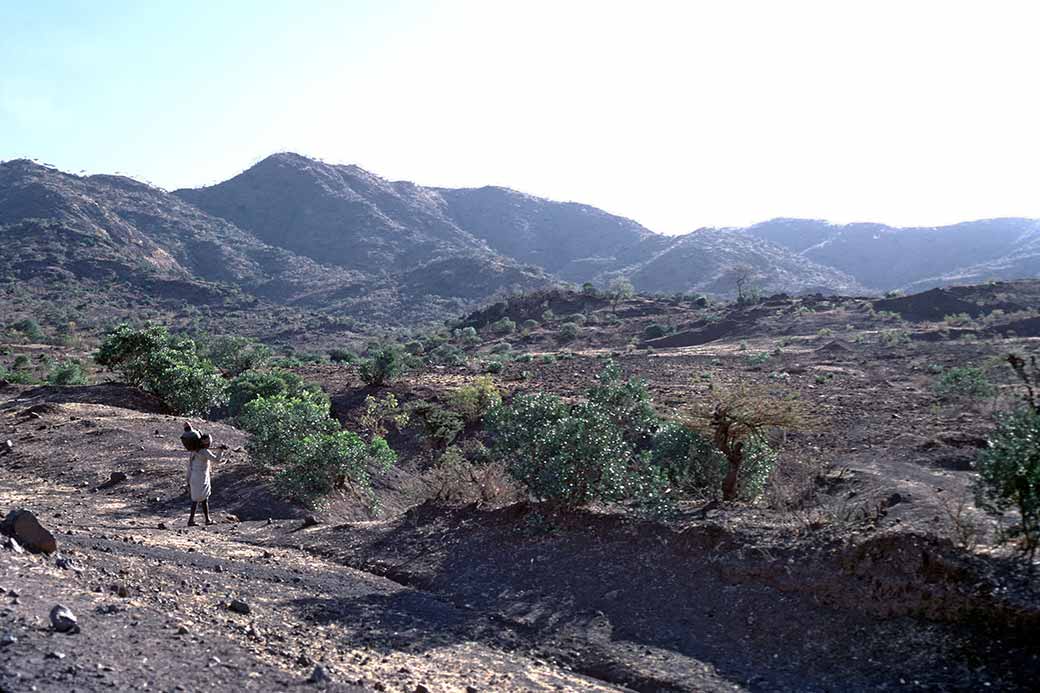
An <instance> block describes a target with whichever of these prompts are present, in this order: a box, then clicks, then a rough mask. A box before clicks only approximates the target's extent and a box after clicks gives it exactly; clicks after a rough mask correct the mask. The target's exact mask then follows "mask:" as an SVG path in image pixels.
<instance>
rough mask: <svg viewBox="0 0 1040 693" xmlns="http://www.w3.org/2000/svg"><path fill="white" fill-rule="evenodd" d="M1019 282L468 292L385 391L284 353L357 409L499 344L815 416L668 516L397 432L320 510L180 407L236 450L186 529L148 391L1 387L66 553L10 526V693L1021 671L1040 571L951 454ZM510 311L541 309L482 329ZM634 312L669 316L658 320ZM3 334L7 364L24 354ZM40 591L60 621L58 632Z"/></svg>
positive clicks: (745, 684) (555, 386)
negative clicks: (608, 361)
mask: <svg viewBox="0 0 1040 693" xmlns="http://www.w3.org/2000/svg"><path fill="white" fill-rule="evenodd" d="M1038 301H1040V283H1037V282H1026V283H996V284H992V285H982V286H974V287H960V288H957V289H952V290H943V291H934V292H928V293H923V294H917V295H912V296H905V297H898V298H892V299H871V298H856V297H841V296H822V295H821V296H804V297H783V296H778V297H772V298H768V299H766V300H764V301H763V302H761V303H759V304H757V305H752V306H736V305H732V304H708V305H698V304H697V303H695V302H692V301H687V300H676V299H663V298H660V297H648V296H637V297H634V298H632V299H629V300H626V301H623V302H621V303H620V305H618V306H616V307H612V306H611V305H610V303H609V301H605V300H603V299H599V298H595V297H588V296H582V295H581V294H577V293H573V292H567V291H557V292H548V293H545V294H541V295H539V296H537V297H535V296H532V297H530V298H529V300H526V299H525V300H520V299H515V300H514V301H510V302H508V303H507V302H503V303H501V304H495V305H492V306H488V307H487V308H486V309H485V310H483V311H480V312H477V313H474V314H472V315H471V316H469V318H468V319H467V320H466V321H465V323H466V324H468V325H470V326H473V327H475V328H477V330H478V335H479V339H477V340H475V341H471V342H470V343H468V344H466V345H465V346H464V350H465V353H466V356H467V358H466V363H465V364H463V365H459V366H435V367H425V368H422V369H419V370H417V371H413V372H411V373H408V374H406V375H404V376H402V377H400V378H398V379H396V380H394V381H393V382H392V383H390V384H389V385H388V386H386V387H383V388H375V389H374V388H371V387H368V386H365V385H364V384H363V383H362V382H361V380H360V378H359V376H358V372H357V369H356V368H354V367H352V366H345V365H337V364H329V363H325V364H317V365H311V366H304V367H300V368H298V369H296V372H297V373H298V374H300V375H301V376H303V377H304V378H305V379H306V380H309V381H311V382H315V383H318V384H320V385H321V386H322V387H323V388H324V389H325V390H326V391H327V392H328V393H329V394H330V396H331V398H332V402H333V411H334V413H335V415H336V416H337V417H338V418H339V419H340V420H341V421H343V422H345V423H347V424H348V426H350V427H352V428H353V427H355V425H356V423H357V422H358V421H359V416H360V412H361V408H362V403H363V400H364V397H365V396H366V395H368V394H376V395H380V396H382V395H385V394H389V393H393V394H394V395H396V397H397V398H398V399H399V400H400V401H401V402H402V403H405V404H407V403H409V402H413V401H415V400H417V399H424V400H428V401H435V402H438V401H444V399H445V397H446V396H447V395H448V394H449V393H450V392H451V391H452V390H453V389H454V388H457V387H458V386H459V385H461V384H465V383H468V382H471V381H472V380H473V378H474V377H475V376H476V375H477V374H478V373H480V371H481V366H480V364H481V363H485V362H486V361H487V360H488V359H491V358H492V357H493V356H494V355H496V354H498V355H500V354H503V353H510V354H513V355H514V358H510V359H507V360H504V361H503V364H504V368H503V369H502V370H501V371H500V372H497V373H495V374H493V376H492V377H493V379H494V382H495V383H496V385H497V386H498V387H499V388H500V389H501V390H502V392H503V394H504V395H505V396H506V397H509V396H511V395H513V394H516V393H519V392H533V391H547V392H553V393H558V394H561V395H564V396H567V397H577V396H579V395H580V393H581V392H582V391H583V390H584V389H585V388H586V387H587V386H588V384H589V383H590V382H591V381H593V380H594V379H595V378H596V375H597V374H598V373H599V371H600V370H601V368H602V366H603V362H604V359H605V357H612V358H614V359H615V360H616V361H617V362H618V363H619V365H620V366H621V368H622V370H623V371H624V372H625V373H626V374H627V375H630V376H633V377H636V378H640V379H643V380H645V381H646V382H647V383H648V387H649V389H650V392H651V394H652V395H653V401H654V405H655V407H656V408H657V409H658V410H659V411H661V412H662V413H667V412H677V411H681V410H683V409H684V408H686V407H689V406H692V405H696V404H698V403H699V402H702V401H704V400H705V399H706V398H707V397H708V396H709V393H710V391H711V388H712V387H716V386H726V385H733V384H735V383H747V384H750V385H756V386H761V387H764V388H772V389H781V390H783V391H786V392H789V393H792V394H794V395H796V396H797V397H798V398H799V399H800V400H802V401H803V402H804V403H805V404H806V406H807V407H808V408H809V409H810V410H811V411H812V413H813V423H812V425H811V426H808V427H806V428H805V429H803V430H797V431H791V432H790V433H789V434H788V435H785V436H784V439H783V440H782V441H779V440H778V441H777V443H778V444H779V445H780V450H781V457H780V461H779V465H778V467H777V470H776V471H775V472H774V474H773V476H772V477H771V479H770V481H769V483H768V485H767V489H766V492H765V493H764V495H763V496H762V497H761V498H759V499H758V500H757V501H755V502H734V503H722V504H704V503H702V502H700V501H696V500H691V501H689V502H683V503H682V504H681V505H680V507H679V509H678V512H677V514H676V515H675V516H672V517H669V518H665V519H649V518H645V517H642V516H638V515H636V514H634V513H633V512H631V511H630V509H629V508H627V507H624V506H617V505H611V504H597V505H593V506H592V507H589V508H586V509H582V510H576V511H567V512H564V511H546V510H544V509H540V508H539V507H538V506H537V505H536V504H533V503H531V502H528V501H527V500H525V499H524V498H523V496H522V495H518V494H517V493H516V490H515V488H512V487H511V486H510V484H509V483H508V482H505V481H502V480H500V479H498V478H497V477H494V476H492V475H490V472H489V473H488V474H486V475H485V476H483V477H477V476H471V475H468V474H461V475H453V474H452V472H451V470H450V469H447V468H445V467H443V466H441V465H439V464H438V462H437V460H438V456H439V455H440V451H439V450H438V449H436V448H434V447H431V446H430V445H428V444H427V443H425V442H424V439H423V437H422V435H421V433H420V432H419V431H418V430H417V429H415V428H414V427H410V428H408V429H406V430H403V431H401V432H399V433H397V434H395V435H393V436H391V439H390V440H391V444H392V445H393V446H394V448H395V449H397V450H398V451H399V453H400V460H399V462H398V463H397V465H396V466H395V468H394V470H393V471H392V472H391V473H390V474H388V475H387V476H385V477H383V478H381V479H380V480H378V482H377V483H376V486H375V492H376V496H377V498H378V499H379V506H378V510H376V511H373V510H372V506H371V505H370V504H369V503H368V502H365V501H363V499H362V498H360V497H359V496H357V495H355V494H353V493H351V492H349V491H348V492H343V493H342V494H339V495H337V496H336V497H334V498H333V500H332V503H331V505H330V506H329V507H328V508H327V509H326V510H325V511H323V512H322V513H320V514H318V516H317V520H318V522H317V524H312V523H309V522H304V517H305V516H306V515H307V514H308V512H307V511H306V510H304V509H303V508H300V507H296V506H293V505H292V504H289V503H286V502H285V501H283V500H281V499H280V498H279V497H278V496H277V495H276V494H275V493H274V492H273V490H272V487H271V486H270V480H269V479H268V478H266V477H265V476H263V475H262V474H260V473H258V472H257V471H256V469H255V467H253V466H252V465H251V464H250V460H249V457H248V455H247V454H246V453H245V452H244V450H243V448H242V446H243V444H244V442H245V441H246V437H245V434H243V433H242V432H240V431H238V430H236V429H235V428H233V427H232V426H230V425H228V422H203V421H198V420H193V422H194V423H195V425H196V426H200V427H204V428H206V429H207V430H211V431H212V432H213V434H214V436H215V437H216V439H217V441H219V442H222V443H224V444H226V445H227V446H228V448H229V450H228V453H227V455H226V458H225V461H224V462H222V463H221V464H220V465H219V466H218V467H217V469H216V472H215V477H214V497H213V499H212V503H213V508H214V511H215V513H216V519H217V520H218V522H217V524H215V525H213V526H211V527H208V528H202V527H198V528H192V529H188V528H186V527H184V522H185V520H186V498H185V496H184V491H183V474H184V469H183V466H184V464H185V456H186V454H185V453H184V451H183V449H181V448H180V446H179V443H178V441H177V438H176V436H177V434H178V432H179V429H180V419H177V418H174V417H171V416H169V415H167V414H165V413H164V412H163V409H162V406H161V405H160V404H159V403H158V402H157V401H155V400H154V399H153V398H151V397H150V396H148V395H145V394H143V393H140V392H138V391H135V390H133V389H130V388H126V387H125V386H121V385H118V384H113V383H101V384H97V385H92V386H86V387H38V386H14V385H6V386H3V387H2V388H0V439H10V440H11V441H12V448H11V450H10V451H9V452H6V453H0V472H2V473H0V499H3V502H4V504H5V505H4V510H7V509H9V508H14V507H27V508H29V509H31V510H33V511H34V512H36V513H37V515H38V516H39V518H40V519H41V520H42V521H43V523H44V524H45V525H46V526H48V527H49V528H50V529H51V530H52V531H54V533H55V535H56V537H57V539H58V542H59V549H60V551H61V553H62V555H63V556H64V557H65V558H67V559H71V560H72V563H71V564H68V563H64V562H63V563H61V564H60V565H59V561H58V559H57V557H53V556H52V557H50V558H47V557H44V556H41V555H33V554H26V553H15V552H12V551H10V550H3V549H0V586H2V587H3V588H4V590H6V592H4V594H5V595H6V596H4V597H3V602H2V603H0V637H3V636H5V635H10V636H11V637H12V638H13V642H11V641H10V640H11V639H10V638H8V639H7V640H5V641H3V642H7V643H8V644H0V648H2V649H0V652H2V656H0V689H3V690H11V691H22V690H32V689H33V687H35V689H36V690H40V691H50V690H71V689H77V690H105V689H113V688H114V689H117V690H123V689H130V688H145V687H146V686H147V687H149V688H160V689H162V690H176V689H177V687H178V686H180V687H181V689H182V690H199V689H205V688H212V689H214V690H232V689H236V688H238V689H245V690H295V689H304V690H307V689H311V688H313V687H314V684H307V683H305V681H306V679H307V678H308V677H310V675H311V674H312V672H313V670H314V668H315V666H321V667H322V668H323V670H324V671H325V672H326V673H327V674H328V675H329V676H330V677H331V679H332V680H333V683H331V684H330V685H329V689H330V690H337V689H338V690H348V689H347V688H346V685H347V684H361V685H363V686H364V687H365V689H367V690H386V691H398V692H404V693H413V692H414V691H421V690H428V691H432V692H439V691H471V690H477V691H499V690H503V691H513V690H516V691H521V690H524V691H526V690H534V691H541V690H545V691H549V690H565V691H571V690H573V691H597V690H630V691H631V690H634V691H703V690H709V691H729V690H748V691H831V690H843V691H874V690H903V689H907V688H909V689H915V690H916V689H919V690H930V691H960V690H964V691H975V690H1009V691H1016V690H1023V691H1024V690H1032V689H1033V688H1035V681H1036V676H1037V675H1038V673H1040V649H1038V647H1037V643H1036V641H1035V632H1036V629H1037V627H1038V625H1040V594H1038V592H1037V583H1036V581H1035V579H1030V578H1029V577H1028V576H1027V575H1026V570H1025V566H1024V564H1023V562H1022V561H1021V560H1020V559H1019V558H1017V557H1016V555H1015V554H1014V552H1013V550H1012V548H1011V547H1009V546H1007V545H1000V544H998V543H997V542H996V536H997V529H998V518H994V517H992V516H989V515H986V514H984V513H982V512H980V511H979V510H978V509H977V508H975V506H974V504H973V503H972V500H971V498H972V496H971V484H972V482H973V479H974V476H975V473H974V472H973V471H972V466H971V463H972V460H973V458H974V456H975V454H976V453H977V451H978V450H979V448H980V447H981V446H984V445H986V438H987V436H988V435H989V434H990V432H991V431H992V428H993V419H992V414H993V412H995V411H998V410H1001V409H1003V408H1006V407H1007V406H1010V405H1011V404H1012V403H1014V402H1015V401H1016V400H1017V398H1018V397H1019V396H1020V395H1019V391H1018V389H1017V388H1016V386H1015V381H1014V378H1013V376H1012V374H1011V373H1010V372H1009V371H1008V369H1007V367H1006V365H1003V363H1002V358H1003V355H1005V354H1006V353H1008V352H1010V351H1016V352H1019V353H1026V354H1029V353H1034V352H1035V351H1036V345H1037V339H1038V337H1040V318H1038V317H1037V308H1038V306H1040V302H1038ZM547 307H548V308H549V309H550V310H551V311H552V313H553V314H555V316H556V317H551V318H545V317H544V311H545V310H546V308H547ZM952 311H956V312H952ZM578 314H581V315H584V316H586V317H585V318H584V321H583V324H582V325H581V329H580V331H579V333H578V334H577V335H575V336H572V337H568V336H566V335H564V334H563V333H562V331H561V325H562V324H565V323H566V322H569V321H572V320H574V319H575V317H574V316H575V315H578ZM503 315H508V316H510V317H511V319H513V320H515V321H516V322H518V323H519V322H521V321H522V320H524V319H527V318H528V316H532V315H537V316H539V318H540V320H539V324H538V325H537V326H536V327H533V328H531V329H527V330H522V331H521V330H518V331H514V332H510V333H508V334H496V333H495V331H494V328H493V325H494V324H495V322H496V321H498V320H500V319H501V317H502V316H503ZM947 316H948V317H947ZM654 325H657V326H664V327H665V328H666V332H667V334H665V335H664V336H654V337H649V338H648V337H647V334H648V328H650V327H652V326H654ZM503 344H504V345H507V347H505V348H504V347H503V346H502V345H503ZM6 346H7V347H8V348H9V349H10V350H11V353H10V354H8V355H6V356H3V357H0V362H3V363H4V365H6V366H9V365H10V363H9V362H10V360H11V359H12V358H13V357H14V356H15V354H16V353H18V352H26V351H30V350H32V349H35V348H36V347H34V346H33V345H26V344H22V343H12V344H9V345H6ZM518 356H525V358H519V357H518ZM528 356H529V357H530V358H526V357H528ZM965 365H970V366H977V367H979V368H981V369H983V371H984V372H985V373H986V377H987V378H988V379H989V381H990V382H992V383H993V384H994V386H995V387H996V392H995V394H994V395H992V396H987V397H984V398H976V397H968V396H961V395H943V394H940V393H939V392H938V391H937V389H936V382H937V373H940V372H942V371H943V370H944V369H949V368H953V367H957V366H965ZM475 436H479V432H477V431H466V432H464V433H463V439H464V441H466V440H470V439H471V438H474V437H475ZM460 444H463V445H464V444H465V442H463V443H460ZM490 465H491V466H490V467H488V469H489V470H493V469H494V462H493V461H492V462H491V463H490ZM113 472H121V473H123V474H125V475H126V478H125V480H122V481H117V482H115V483H111V482H109V481H108V480H109V479H111V478H113V477H112V473H113ZM117 478H118V477H117ZM269 518H270V520H269ZM61 565H64V566H65V567H61ZM235 600H240V601H242V602H244V603H245V604H246V605H247V606H248V607H249V608H248V613H241V612H242V611H245V610H244V609H242V608H240V607H239V606H235V607H234V608H232V604H233V603H234V601H235ZM56 603H63V604H65V605H66V606H68V607H70V608H71V609H72V610H73V611H74V612H75V613H76V614H77V615H78V617H79V620H80V625H81V631H80V632H79V633H78V634H73V635H66V634H61V633H56V632H54V631H53V630H52V628H51V627H50V625H49V622H48V619H47V614H48V612H49V611H50V609H51V607H52V606H53V605H54V604H56ZM59 655H63V656H59ZM322 685H324V684H322ZM318 687H319V688H320V686H318Z"/></svg>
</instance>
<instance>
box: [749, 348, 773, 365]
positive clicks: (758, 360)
mask: <svg viewBox="0 0 1040 693" xmlns="http://www.w3.org/2000/svg"><path fill="white" fill-rule="evenodd" d="M770 358H771V356H770V355H769V352H768V351H760V352H758V353H757V354H748V356H747V363H748V365H749V366H752V367H756V366H762V365H764V364H766V363H768V362H769V359H770Z"/></svg>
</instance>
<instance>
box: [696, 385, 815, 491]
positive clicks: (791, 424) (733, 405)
mask: <svg viewBox="0 0 1040 693" xmlns="http://www.w3.org/2000/svg"><path fill="white" fill-rule="evenodd" d="M685 422H686V425H687V426H689V427H690V428H693V429H695V430H698V431H701V432H704V433H706V434H707V435H708V436H709V437H710V438H711V441H712V443H713V444H714V445H715V447H716V448H718V450H719V452H721V453H722V454H723V455H724V456H725V458H726V461H727V462H728V463H729V469H728V471H727V473H726V477H725V478H724V479H723V481H722V499H723V500H733V499H734V498H736V497H737V491H738V489H737V478H738V475H739V474H740V468H741V466H742V465H743V464H744V453H745V449H746V447H747V444H748V441H749V440H751V439H752V438H755V437H766V436H767V435H768V434H769V433H770V432H771V431H773V430H777V429H782V430H784V431H788V430H796V429H800V428H804V427H805V426H807V425H808V417H807V416H806V415H805V413H804V411H803V407H802V405H801V403H800V402H799V401H798V400H793V399H788V398H781V397H777V396H776V395H773V394H771V393H770V392H768V391H766V390H764V389H757V388H750V387H746V386H737V387H735V388H733V389H730V390H722V389H716V388H713V389H712V397H711V401H710V402H709V403H708V404H707V405H706V406H704V407H702V408H700V409H694V410H692V411H691V412H689V413H688V415H687V417H686V418H685Z"/></svg>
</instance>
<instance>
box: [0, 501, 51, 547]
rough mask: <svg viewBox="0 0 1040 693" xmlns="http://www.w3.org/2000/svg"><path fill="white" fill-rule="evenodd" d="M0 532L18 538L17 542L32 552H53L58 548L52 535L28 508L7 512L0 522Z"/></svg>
mask: <svg viewBox="0 0 1040 693" xmlns="http://www.w3.org/2000/svg"><path fill="white" fill-rule="evenodd" d="M0 532H3V533H4V534H6V535H8V536H10V537H13V538H14V539H16V540H18V543H20V544H21V545H22V546H24V547H25V548H27V549H28V550H30V551H33V552H42V553H54V552H55V551H57V550H58V542H57V541H56V540H55V539H54V535H53V534H51V533H50V532H49V531H47V529H46V528H44V526H43V525H42V524H40V521H39V520H38V519H36V516H35V515H33V514H32V512H31V511H29V510H25V509H20V510H12V511H11V512H9V513H8V514H7V517H5V518H4V521H3V522H2V523H0Z"/></svg>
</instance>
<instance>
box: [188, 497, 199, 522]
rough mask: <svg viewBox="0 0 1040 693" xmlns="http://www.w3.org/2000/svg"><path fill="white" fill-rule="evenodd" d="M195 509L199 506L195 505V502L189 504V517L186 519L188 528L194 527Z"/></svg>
mask: <svg viewBox="0 0 1040 693" xmlns="http://www.w3.org/2000/svg"><path fill="white" fill-rule="evenodd" d="M197 507H199V504H198V503H196V502H195V501H192V502H191V516H190V517H189V518H188V526H189V527H194V526H195V508H197Z"/></svg>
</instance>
